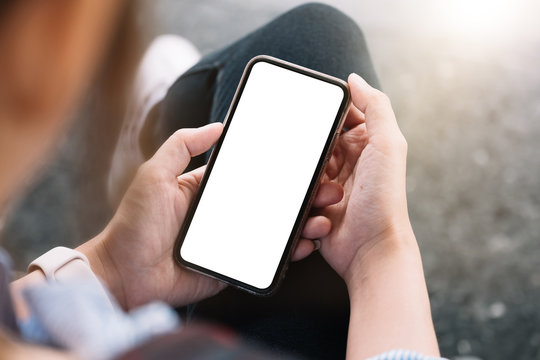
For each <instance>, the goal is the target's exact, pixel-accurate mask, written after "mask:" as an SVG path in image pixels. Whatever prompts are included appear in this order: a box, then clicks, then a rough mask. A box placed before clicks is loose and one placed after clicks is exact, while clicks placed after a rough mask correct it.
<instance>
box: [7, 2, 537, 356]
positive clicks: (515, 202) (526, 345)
mask: <svg viewBox="0 0 540 360" xmlns="http://www.w3.org/2000/svg"><path fill="white" fill-rule="evenodd" d="M140 2H141V3H142V5H143V7H144V8H145V10H143V11H141V13H140V14H139V18H138V20H139V23H140V26H141V28H143V29H145V40H146V41H148V40H149V39H150V38H151V37H152V36H154V35H156V34H160V33H177V34H180V35H182V36H185V37H187V38H189V39H190V40H192V41H193V42H194V43H195V44H196V45H197V47H198V48H199V49H201V51H202V52H203V53H208V52H209V51H212V50H213V49H216V48H219V47H221V46H223V45H226V44H227V43H230V42H232V41H233V40H235V39H237V38H239V37H241V36H242V35H244V34H245V33H246V32H248V31H250V30H253V29H255V28H256V27H258V26H260V25H262V24H264V23H265V22H267V21H268V20H270V19H272V18H273V17H275V16H277V15H278V14H279V13H281V12H283V11H285V10H287V9H289V8H291V7H293V6H295V5H297V4H300V3H302V2H301V1H295V0H279V1H277V0H273V1H271V0H259V1H252V2H240V1H233V0H206V1H197V0H192V1H181V2H180V1H174V0H157V1H149V0H146V1H140ZM327 3H329V4H332V5H334V6H336V7H338V8H339V9H341V10H343V11H344V12H346V13H347V14H349V15H350V16H351V17H352V18H353V19H355V20H356V21H357V22H358V23H359V25H360V26H361V28H362V29H363V31H364V33H365V36H366V38H367V42H368V46H369V49H370V52H371V54H372V58H373V62H374V64H375V68H376V71H377V73H378V75H379V78H380V80H381V84H382V87H383V90H384V91H385V92H386V93H387V94H388V95H389V96H390V98H391V100H392V103H393V106H394V109H395V112H396V115H397V118H398V121H399V124H400V127H401V129H402V131H403V133H404V135H405V137H406V138H407V140H408V144H409V155H408V169H407V170H408V175H407V191H408V198H409V210H410V216H411V221H412V224H413V227H414V230H415V234H416V237H417V239H418V242H419V244H420V247H421V251H422V256H423V261H424V268H425V275H426V279H427V283H428V288H429V292H430V298H431V302H432V312H433V317H434V321H435V328H436V331H437V336H438V339H439V343H440V347H441V351H442V354H443V355H444V356H446V357H449V358H452V359H458V360H474V359H540V311H539V310H540V146H539V140H538V139H539V138H540V71H538V64H540V25H538V22H537V19H535V16H536V14H538V13H539V10H540V9H539V8H540V4H539V3H537V2H534V1H531V0H529V1H526V0H518V1H510V0H508V1H504V0H491V1H488V0H470V1H467V0H455V1H451V2H450V1H447V2H442V1H437V2H435V1H429V0H411V1H406V2H404V1H390V0H366V1H362V2H359V1H354V0H337V1H327ZM149 14H153V20H149ZM114 136H115V135H114V134H103V133H101V132H100V130H99V129H96V128H95V126H93V124H92V123H91V122H90V121H88V119H86V117H85V116H84V115H81V116H80V120H79V121H78V122H77V123H76V124H75V125H74V127H73V129H72V130H71V131H70V132H69V134H67V135H66V136H65V138H64V139H63V140H62V141H61V142H60V143H59V145H58V151H57V155H56V156H55V158H54V159H53V160H52V161H51V163H50V165H49V166H48V167H47V168H46V169H45V171H44V172H42V173H41V174H40V175H39V176H38V177H37V181H36V184H35V185H34V186H33V187H32V188H31V189H30V191H29V194H28V196H27V197H25V198H24V199H22V200H21V202H20V203H19V204H18V205H16V206H15V208H14V209H13V212H12V214H11V215H10V216H9V217H8V218H6V219H4V222H3V223H0V227H2V226H3V233H2V238H3V240H2V241H3V245H4V246H5V247H6V248H7V249H8V250H9V251H10V252H11V253H12V254H13V255H14V260H15V263H16V265H17V267H18V268H19V269H23V268H24V266H25V264H27V263H28V262H29V261H30V260H31V259H33V258H34V257H36V256H37V255H39V254H40V253H41V252H43V251H45V250H47V249H48V248H50V247H51V246H53V245H60V244H63V245H68V246H73V245H76V244H78V243H80V242H82V241H84V240H85V239H88V238H89V237H91V236H93V235H95V234H96V233H98V232H99V231H100V229H102V228H103V226H104V225H105V224H106V222H107V220H108V219H109V217H110V216H111V210H110V209H109V208H108V207H107V206H106V205H105V204H106V201H105V187H104V179H105V176H106V171H107V167H108V159H109V157H110V152H111V150H112V146H113V145H114ZM98 141H99V142H101V143H104V145H103V146H101V145H100V146H99V147H96V146H95V144H96V142H98Z"/></svg>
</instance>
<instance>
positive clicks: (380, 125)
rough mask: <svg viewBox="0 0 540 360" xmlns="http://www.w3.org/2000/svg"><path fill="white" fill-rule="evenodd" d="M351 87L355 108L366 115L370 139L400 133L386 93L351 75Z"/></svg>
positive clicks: (355, 75)
mask: <svg viewBox="0 0 540 360" xmlns="http://www.w3.org/2000/svg"><path fill="white" fill-rule="evenodd" d="M349 87H350V89H351V97H352V102H353V104H354V106H356V108H357V109H358V110H360V111H361V112H363V113H364V114H365V122H366V125H367V130H368V133H369V135H370V137H371V136H373V135H376V134H379V135H380V136H385V135H386V134H395V133H396V131H398V132H399V127H398V125H397V121H396V117H395V115H394V111H393V110H392V106H391V104H390V100H389V99H388V97H387V96H386V95H385V94H384V93H382V92H380V91H379V90H377V89H375V88H372V87H371V86H369V85H368V83H367V82H366V81H365V80H364V79H362V78H361V77H360V76H358V75H357V74H351V75H349ZM399 133H401V132H399Z"/></svg>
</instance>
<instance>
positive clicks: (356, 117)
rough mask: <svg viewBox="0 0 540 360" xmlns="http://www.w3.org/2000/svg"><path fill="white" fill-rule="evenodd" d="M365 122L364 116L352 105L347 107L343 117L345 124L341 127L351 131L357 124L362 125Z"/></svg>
mask: <svg viewBox="0 0 540 360" xmlns="http://www.w3.org/2000/svg"><path fill="white" fill-rule="evenodd" d="M365 121H366V117H365V116H364V113H363V112H361V111H360V110H358V108H357V107H356V106H354V104H352V105H351V106H350V107H349V111H348V112H347V117H345V122H344V123H343V126H344V127H346V128H347V129H352V128H353V127H355V126H356V125H358V124H363V123H364V122H365Z"/></svg>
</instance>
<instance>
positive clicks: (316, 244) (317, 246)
mask: <svg viewBox="0 0 540 360" xmlns="http://www.w3.org/2000/svg"><path fill="white" fill-rule="evenodd" d="M320 248H321V240H313V251H317V250H319V249H320Z"/></svg>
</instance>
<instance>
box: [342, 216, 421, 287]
mask: <svg viewBox="0 0 540 360" xmlns="http://www.w3.org/2000/svg"><path fill="white" fill-rule="evenodd" d="M387 263H391V264H394V265H397V264H398V263H404V264H403V266H404V265H405V263H406V264H407V268H409V267H411V266H412V267H413V268H419V269H420V271H422V263H421V257H420V250H419V248H418V243H417V242H416V237H415V236H414V233H413V231H412V227H411V226H410V224H409V225H408V226H403V227H400V228H397V227H394V228H392V229H391V230H389V231H387V232H386V233H385V234H382V233H381V235H380V236H378V237H377V238H373V239H372V240H371V241H370V242H369V243H366V244H365V245H363V246H362V247H361V248H360V249H359V251H358V253H357V254H356V256H355V257H354V258H353V260H352V262H351V265H350V266H349V270H348V271H347V273H346V274H345V276H344V280H345V283H346V284H347V287H348V288H349V293H350V294H351V295H352V294H353V292H355V291H357V289H358V288H361V287H362V284H363V283H364V282H365V281H366V279H367V277H373V276H376V277H378V276H380V275H381V268H385V267H386V264H387ZM404 270H406V269H404Z"/></svg>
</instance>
